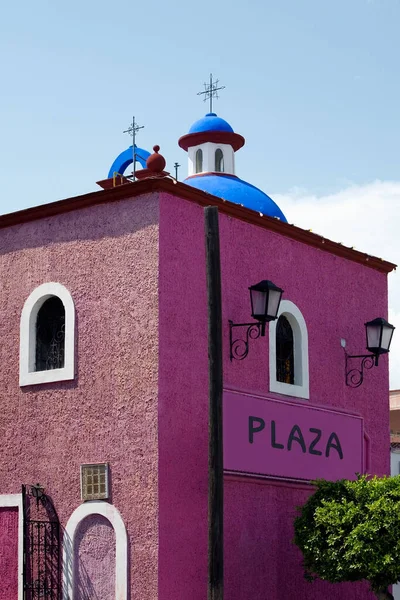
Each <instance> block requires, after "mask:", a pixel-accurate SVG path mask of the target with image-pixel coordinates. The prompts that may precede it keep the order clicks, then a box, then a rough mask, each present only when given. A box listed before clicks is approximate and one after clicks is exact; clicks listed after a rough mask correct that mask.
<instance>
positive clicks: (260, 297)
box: [251, 290, 268, 319]
mask: <svg viewBox="0 0 400 600" xmlns="http://www.w3.org/2000/svg"><path fill="white" fill-rule="evenodd" d="M267 297H268V294H267V293H266V292H260V291H258V290H251V301H252V306H253V317H254V318H255V319H264V318H265V312H266V303H267Z"/></svg>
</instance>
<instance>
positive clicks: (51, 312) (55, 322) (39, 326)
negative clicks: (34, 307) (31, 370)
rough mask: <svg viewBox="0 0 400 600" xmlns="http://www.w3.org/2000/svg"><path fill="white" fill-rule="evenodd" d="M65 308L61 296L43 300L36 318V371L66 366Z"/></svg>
mask: <svg viewBox="0 0 400 600" xmlns="http://www.w3.org/2000/svg"><path fill="white" fill-rule="evenodd" d="M64 353H65V309H64V305H63V303H62V302H61V300H60V298H58V297H57V296H52V297H51V298H49V299H48V300H45V302H43V304H42V306H41V307H40V309H39V312H38V315H37V319H36V360H35V371H49V370H50V369H62V368H63V367H64Z"/></svg>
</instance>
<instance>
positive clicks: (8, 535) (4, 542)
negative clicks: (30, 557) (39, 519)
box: [0, 508, 18, 600]
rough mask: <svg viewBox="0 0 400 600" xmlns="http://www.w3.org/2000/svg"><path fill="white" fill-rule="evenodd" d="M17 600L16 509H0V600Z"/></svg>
mask: <svg viewBox="0 0 400 600" xmlns="http://www.w3.org/2000/svg"><path fill="white" fill-rule="evenodd" d="M17 599H18V509H17V508H0V600H17Z"/></svg>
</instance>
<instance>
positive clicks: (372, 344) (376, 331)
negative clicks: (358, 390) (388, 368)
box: [346, 317, 395, 387]
mask: <svg viewBox="0 0 400 600" xmlns="http://www.w3.org/2000/svg"><path fill="white" fill-rule="evenodd" d="M394 329H395V328H394V327H393V325H391V324H390V323H388V322H387V321H386V319H383V318H382V317H378V318H377V319H374V320H373V321H368V323H365V331H366V336H367V350H368V351H369V352H371V354H355V355H350V354H347V353H346V385H348V386H350V387H359V386H360V385H361V384H362V382H363V381H364V369H371V368H372V367H373V366H374V365H375V366H376V367H377V366H378V362H379V357H380V355H381V354H387V353H388V352H389V350H390V344H391V341H392V337H393V331H394ZM355 358H361V359H362V360H361V365H360V367H359V368H356V367H354V368H350V366H351V365H350V363H349V361H350V360H351V359H355Z"/></svg>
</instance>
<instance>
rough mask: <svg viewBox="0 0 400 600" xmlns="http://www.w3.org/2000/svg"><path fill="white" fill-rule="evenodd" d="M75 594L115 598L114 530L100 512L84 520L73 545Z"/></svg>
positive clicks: (95, 598) (103, 599)
mask: <svg viewBox="0 0 400 600" xmlns="http://www.w3.org/2000/svg"><path fill="white" fill-rule="evenodd" d="M74 553H75V556H74V568H75V595H76V596H75V597H76V598H91V599H93V600H115V532H114V530H113V528H112V526H111V523H110V522H109V521H108V520H107V519H105V518H104V517H103V516H101V515H92V516H90V517H86V519H84V520H83V521H82V522H81V524H80V526H79V528H78V531H77V533H76V538H75V547H74Z"/></svg>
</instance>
